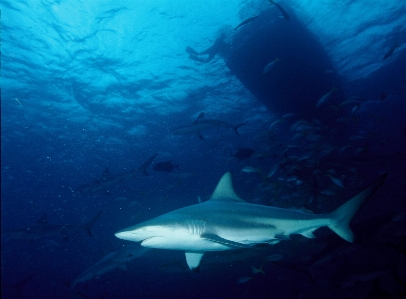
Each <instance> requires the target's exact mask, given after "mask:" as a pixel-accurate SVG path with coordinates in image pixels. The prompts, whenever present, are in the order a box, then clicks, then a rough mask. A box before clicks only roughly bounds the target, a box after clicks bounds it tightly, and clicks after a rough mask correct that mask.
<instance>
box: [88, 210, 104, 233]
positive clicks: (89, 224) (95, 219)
mask: <svg viewBox="0 0 406 299" xmlns="http://www.w3.org/2000/svg"><path fill="white" fill-rule="evenodd" d="M101 214H103V210H101V211H100V212H99V213H98V214H97V215H96V216H95V217H94V218H93V219H92V220H90V221H89V222H87V223H86V224H85V225H84V228H85V231H86V233H87V234H88V235H89V236H90V237H92V238H93V234H92V230H91V229H92V226H93V225H94V223H95V222H96V221H97V219H99V217H100V216H101Z"/></svg>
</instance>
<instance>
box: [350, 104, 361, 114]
mask: <svg viewBox="0 0 406 299" xmlns="http://www.w3.org/2000/svg"><path fill="white" fill-rule="evenodd" d="M360 106H361V105H355V106H354V108H352V109H351V114H354V113H355V111H357V110H358V108H359V107H360Z"/></svg>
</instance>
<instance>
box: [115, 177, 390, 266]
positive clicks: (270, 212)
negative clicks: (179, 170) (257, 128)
mask: <svg viewBox="0 0 406 299" xmlns="http://www.w3.org/2000/svg"><path fill="white" fill-rule="evenodd" d="M385 178H386V175H382V176H381V177H380V178H379V179H377V180H376V181H375V182H373V183H372V184H371V185H370V186H368V187H367V188H365V189H364V190H363V191H361V192H360V193H358V194H357V195H355V196H354V197H353V198H351V199H350V200H348V201H347V202H345V203H344V204H343V205H341V206H340V207H338V208H337V209H336V210H335V211H333V212H331V213H328V214H322V215H316V214H311V213H305V212H303V211H299V210H289V209H282V208H275V207H269V206H262V205H257V204H250V203H247V202H245V201H244V200H242V199H241V198H240V197H238V196H237V194H236V193H235V191H234V188H233V185H232V175H231V173H230V172H227V173H226V174H224V175H223V177H222V178H221V179H220V181H219V183H218V185H217V187H216V189H215V190H214V192H213V195H212V196H211V198H210V199H209V200H208V201H206V202H204V203H200V204H196V205H191V206H187V207H184V208H181V209H178V210H175V211H172V212H169V213H167V214H164V215H161V216H159V217H156V218H153V219H151V220H149V221H145V222H143V223H141V224H138V225H135V226H132V227H130V228H127V229H124V230H121V231H119V232H117V233H116V234H115V235H116V237H118V238H120V239H124V240H128V241H134V242H141V245H142V246H144V247H149V248H158V249H174V250H184V251H185V254H186V261H187V263H188V265H189V268H190V269H191V270H198V267H199V265H200V261H201V259H202V257H203V255H204V253H205V252H208V251H223V250H233V249H240V248H252V247H253V246H254V245H256V244H260V243H268V244H276V243H278V242H279V241H281V240H283V239H289V236H290V235H291V234H301V235H303V236H305V237H307V238H314V235H313V232H314V231H315V230H316V229H318V228H319V227H323V226H327V227H329V228H330V229H331V230H333V231H334V232H335V233H336V234H337V235H339V236H340V237H341V238H343V239H344V240H346V241H348V242H353V240H354V234H353V232H352V231H351V229H350V227H349V224H350V222H351V219H352V218H353V216H354V215H355V214H356V213H357V211H358V210H359V209H360V208H361V206H362V205H363V204H364V203H365V202H366V200H367V199H369V198H370V197H371V196H372V194H373V193H374V192H375V191H376V190H377V189H378V187H379V186H380V185H381V184H382V183H383V182H384V180H385Z"/></svg>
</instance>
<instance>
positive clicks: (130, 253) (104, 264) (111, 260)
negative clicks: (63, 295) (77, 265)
mask: <svg viewBox="0 0 406 299" xmlns="http://www.w3.org/2000/svg"><path fill="white" fill-rule="evenodd" d="M148 250H149V249H148V248H143V247H141V246H139V245H138V244H137V245H132V246H131V245H130V246H126V247H124V248H122V249H120V250H117V251H114V252H112V253H109V254H108V255H106V256H105V257H103V258H102V259H101V260H100V261H98V262H97V263H96V264H94V265H93V266H91V267H90V268H88V269H86V270H85V271H84V272H83V273H81V274H80V275H79V276H78V277H77V278H76V279H75V280H74V281H73V283H72V285H71V288H72V289H73V288H74V287H75V286H76V284H78V283H83V282H85V281H88V280H91V279H94V278H99V277H100V276H102V275H103V274H105V273H108V272H110V271H112V270H115V269H121V270H123V271H126V270H127V263H128V262H129V261H131V260H133V259H135V258H138V257H140V256H142V255H143V254H144V253H146V252H147V251H148Z"/></svg>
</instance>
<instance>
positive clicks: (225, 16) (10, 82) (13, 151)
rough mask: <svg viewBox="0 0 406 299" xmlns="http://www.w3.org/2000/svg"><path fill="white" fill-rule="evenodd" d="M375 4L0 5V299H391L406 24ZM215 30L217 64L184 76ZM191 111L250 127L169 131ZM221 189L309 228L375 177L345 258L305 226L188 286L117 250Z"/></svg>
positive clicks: (158, 260) (391, 8)
mask: <svg viewBox="0 0 406 299" xmlns="http://www.w3.org/2000/svg"><path fill="white" fill-rule="evenodd" d="M330 2H331V3H330ZM383 2H384V1H382V3H380V4H379V1H377V3H376V7H375V8H374V9H372V8H369V10H368V14H367V13H366V12H365V10H363V9H364V7H366V6H368V5H366V3H367V1H363V0H358V1H324V2H323V4H320V5H318V4H315V3H313V2H309V1H279V2H278V3H280V5H282V6H283V7H284V8H285V10H286V11H287V12H288V13H290V15H291V21H290V22H289V21H287V20H286V19H283V18H281V17H280V11H278V9H277V8H276V7H274V6H273V7H270V6H269V5H268V4H267V3H268V1H263V2H262V1H249V2H248V1H245V2H244V3H240V2H239V1H229V2H227V3H222V4H221V3H217V1H208V2H207V3H198V4H197V3H195V5H194V6H193V7H190V4H189V2H188V1H179V2H178V3H177V4H176V5H175V4H173V3H169V1H161V2H160V3H159V4H156V3H154V4H152V3H151V2H149V1H140V2H139V3H138V2H137V3H133V2H132V1H128V2H122V3H120V4H117V3H113V2H111V1H108V0H104V1H100V2H97V3H96V1H94V2H92V1H90V2H89V3H81V2H67V1H41V2H36V1H32V2H31V1H26V2H22V1H21V2H19V3H18V4H16V3H14V2H12V1H3V3H2V5H1V8H2V11H1V12H2V14H1V16H2V53H1V54H2V61H1V68H2V91H1V92H2V93H1V99H2V103H1V118H2V123H1V125H2V131H1V137H2V140H1V141H2V144H1V155H2V157H1V159H2V161H1V174H2V176H1V182H2V184H1V219H2V223H1V231H2V238H1V242H2V243H1V274H2V275H1V281H2V288H1V292H2V298H157V297H164V298H166V297H170V298H229V297H230V298H231V297H234V298H322V297H323V298H404V297H405V296H406V270H405V269H406V195H405V194H406V117H405V111H406V72H405V70H406V61H405V57H406V55H405V49H406V47H405V40H406V34H405V32H406V31H405V30H406V28H405V25H404V24H406V20H405V16H406V14H405V12H406V7H405V4H403V3H400V2H398V5H394V4H390V3H389V4H388V2H385V3H383ZM399 3H400V4H399ZM260 12H261V14H260V16H259V17H258V18H257V19H255V20H253V21H252V22H250V23H248V24H246V25H244V26H242V27H240V28H239V29H238V30H236V31H234V32H233V33H232V35H231V36H230V34H231V30H232V28H235V27H236V26H237V25H238V24H239V23H240V22H241V21H243V20H245V19H247V18H248V17H249V16H252V15H254V14H259V13H260ZM267 18H269V22H268V23H267ZM337 20H342V22H337ZM329 26H330V27H329ZM230 28H231V29H230ZM219 30H222V32H225V33H226V38H225V43H226V44H225V46H224V47H223V48H222V49H220V50H219V51H218V53H216V54H218V55H216V56H214V58H213V59H212V60H211V61H209V62H207V63H202V62H198V61H195V60H193V59H189V57H188V53H186V52H185V48H186V46H191V47H193V48H194V49H196V50H197V51H201V50H203V49H206V48H208V47H210V45H212V44H213V42H215V40H216V37H217V36H218V31H219ZM268 37H269V38H270V39H272V42H269V41H268V40H267V38H268ZM264 39H265V40H264ZM278 40H280V43H278V42H277V41H278ZM275 44H277V45H275ZM391 48H392V49H393V53H392V54H390V55H389V54H388V53H389V52H390V50H391ZM385 54H387V55H389V57H387V58H386V59H383V57H384V56H385ZM276 57H278V58H280V59H281V60H280V61H277V62H276V63H275V65H274V66H273V67H272V68H271V69H270V70H269V72H267V73H266V74H263V69H264V67H265V66H266V64H267V63H270V62H272V61H273V60H274V59H275V58H276ZM267 80H271V81H267ZM268 83H269V84H268ZM333 87H334V88H336V89H337V91H334V92H333V93H332V96H331V97H330V98H327V99H326V101H325V102H324V103H322V104H321V105H320V107H316V105H317V103H318V101H319V100H320V98H321V97H322V96H323V95H324V94H327V93H328V92H329V91H330V90H332V88H333ZM301 91H302V92H301ZM201 112H204V113H205V117H206V118H207V119H209V120H210V119H211V120H216V121H218V120H220V121H222V122H226V123H227V124H229V125H236V124H242V123H245V124H244V125H242V126H241V127H240V128H239V129H238V132H239V136H237V134H235V132H234V131H233V130H232V129H227V128H224V127H222V126H220V127H218V126H219V125H218V122H215V121H213V122H212V124H213V126H215V125H214V124H216V126H217V127H218V128H216V129H207V130H201V131H200V132H194V133H190V134H185V135H173V134H172V133H171V132H172V130H173V129H175V128H176V127H179V126H182V125H187V124H191V123H192V122H193V121H195V119H196V118H197V117H198V115H199V114H200V113H201ZM222 124H224V123H222ZM199 133H200V135H201V137H203V139H201V138H199ZM241 148H250V149H253V150H254V151H255V153H254V154H252V153H251V154H252V156H251V155H248V156H249V157H244V158H243V159H241V160H239V159H237V158H236V156H237V155H236V152H238V150H239V149H241ZM154 154H158V155H157V156H156V158H155V159H154V160H153V162H152V163H151V164H150V165H148V167H147V169H146V171H147V173H148V174H149V175H148V176H147V175H145V174H144V173H142V170H143V169H141V168H142V167H141V166H142V165H143V164H144V162H146V161H147V160H148V158H150V157H151V156H153V155H154ZM233 155H234V156H233ZM166 161H171V162H172V163H173V164H175V165H176V166H179V167H174V168H173V170H172V169H171V172H169V171H167V172H165V171H155V170H153V167H154V165H156V164H157V163H160V162H166ZM247 167H249V168H247ZM106 169H108V171H106ZM227 171H232V172H233V181H234V187H235V189H236V192H237V193H238V195H239V196H240V197H241V198H243V199H244V200H246V201H247V202H250V203H255V204H263V205H270V206H276V207H281V208H287V209H306V210H307V211H309V210H310V211H312V212H314V213H316V214H321V213H327V212H329V211H332V210H334V209H335V208H336V207H337V206H339V205H340V204H342V203H343V202H345V201H346V200H347V199H349V198H351V197H352V196H354V195H355V194H356V193H357V192H359V191H361V190H362V189H363V188H364V187H366V186H367V185H368V184H370V183H371V182H372V181H374V180H375V179H377V178H378V177H379V176H380V175H382V174H383V173H387V174H388V177H387V179H386V181H385V182H384V184H383V185H382V186H381V187H380V188H379V189H378V191H377V192H376V193H375V194H374V195H373V197H372V198H371V199H370V200H369V201H368V202H367V203H366V204H365V206H363V207H362V209H361V211H360V212H359V213H358V214H357V215H356V216H355V217H354V219H353V221H352V223H351V228H352V229H353V231H354V233H355V234H356V236H357V240H356V242H355V243H353V244H351V243H348V242H346V241H344V240H342V239H341V238H340V237H338V236H337V235H335V234H334V233H333V232H331V231H330V230H329V229H327V228H320V229H318V230H317V231H316V232H315V235H316V238H312V239H309V238H305V237H303V236H301V235H293V236H291V239H290V240H283V241H281V242H280V243H278V244H276V245H274V246H268V245H264V246H260V250H234V251H224V252H213V253H207V254H205V256H204V257H203V260H202V265H201V268H200V272H199V273H194V272H192V271H190V270H189V269H188V267H187V264H186V261H185V256H184V253H183V252H181V251H169V250H156V249H151V250H144V249H143V248H142V247H140V246H139V245H138V244H135V243H132V242H128V241H123V240H120V239H118V238H116V237H115V236H114V233H115V232H117V231H118V230H121V229H123V228H126V227H129V226H131V225H135V224H137V223H140V222H142V221H145V220H148V219H151V218H153V217H156V216H159V215H161V214H164V213H167V212H169V211H172V210H175V209H178V208H181V207H185V206H188V205H192V204H196V203H198V197H199V198H200V199H201V200H202V201H206V200H208V199H209V198H210V196H211V194H212V192H213V190H214V188H215V187H216V184H217V182H218V180H219V179H220V177H221V176H222V175H223V174H224V173H225V172H227ZM100 211H102V214H101V216H100V217H96V218H95V216H96V215H98V213H99V212H100ZM45 214H46V218H45V216H44V215H45ZM218 217H221V215H218ZM93 220H94V221H93ZM86 225H87V226H86ZM97 263H98V264H97ZM92 265H95V266H94V268H90V267H92ZM253 267H254V268H253ZM260 267H262V270H263V272H264V273H255V271H254V270H255V269H259V268H260ZM86 269H90V270H89V271H90V274H88V275H87V276H86V275H84V276H80V275H81V273H83V272H84V271H85V270H86ZM253 269H254V270H253ZM98 276H100V277H98Z"/></svg>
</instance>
